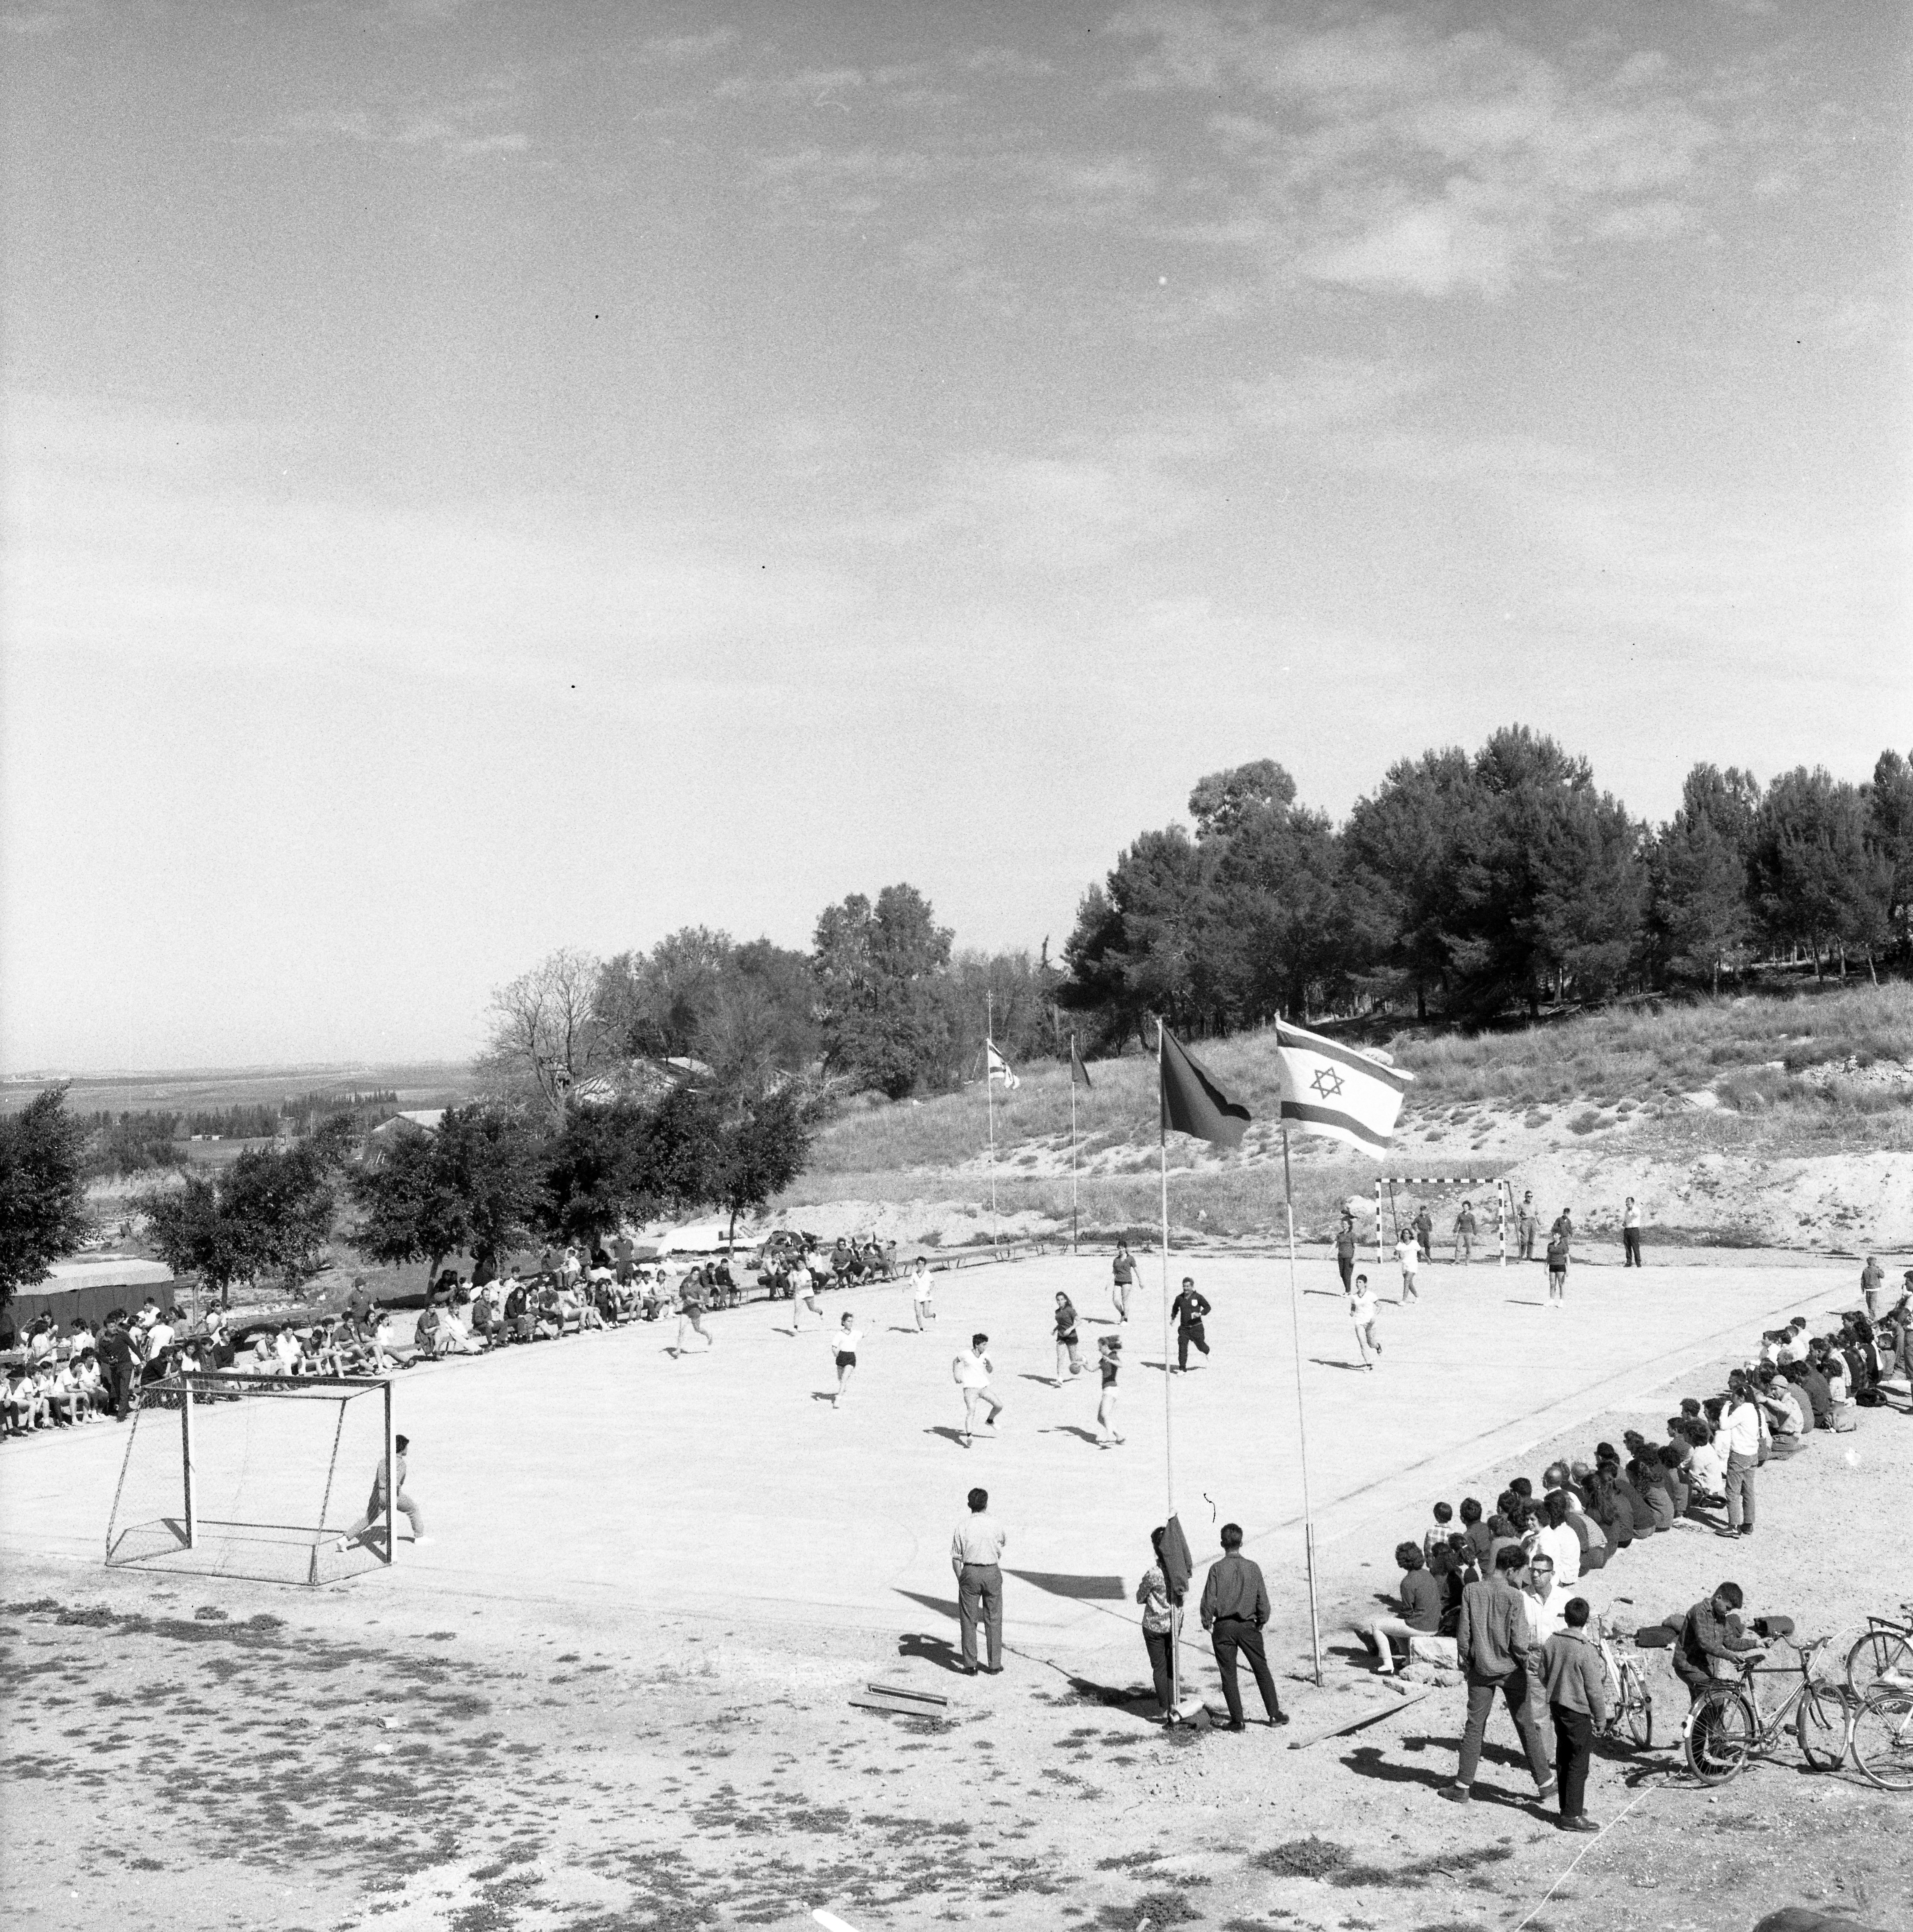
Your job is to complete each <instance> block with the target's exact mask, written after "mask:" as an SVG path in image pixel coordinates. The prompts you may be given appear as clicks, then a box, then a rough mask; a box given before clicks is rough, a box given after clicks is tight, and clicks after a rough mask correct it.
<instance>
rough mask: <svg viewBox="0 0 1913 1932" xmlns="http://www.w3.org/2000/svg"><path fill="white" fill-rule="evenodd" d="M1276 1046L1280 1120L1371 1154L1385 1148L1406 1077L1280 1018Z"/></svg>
mask: <svg viewBox="0 0 1913 1932" xmlns="http://www.w3.org/2000/svg"><path fill="white" fill-rule="evenodd" d="M1276 1060H1277V1061H1278V1063H1279V1067H1280V1070H1281V1073H1282V1119H1283V1120H1284V1121H1285V1122H1290V1123H1292V1124H1294V1126H1295V1127H1298V1128H1299V1129H1300V1130H1301V1131H1302V1132H1303V1133H1309V1134H1322V1135H1325V1136H1327V1138H1328V1139H1330V1140H1337V1141H1345V1142H1347V1143H1348V1145H1349V1146H1351V1147H1354V1148H1366V1149H1367V1150H1368V1151H1370V1152H1371V1153H1375V1152H1379V1151H1380V1150H1381V1149H1382V1148H1385V1147H1387V1145H1388V1143H1389V1140H1390V1136H1392V1135H1393V1133H1394V1132H1395V1122H1396V1117H1397V1116H1398V1115H1399V1114H1400V1112H1401V1111H1402V1095H1403V1094H1405V1093H1406V1092H1407V1091H1408V1083H1409V1082H1411V1080H1413V1079H1414V1077H1415V1076H1414V1075H1413V1074H1412V1073H1404V1072H1403V1071H1402V1069H1401V1068H1400V1067H1390V1066H1389V1065H1387V1064H1385V1063H1384V1062H1383V1061H1379V1060H1375V1059H1372V1058H1370V1057H1369V1055H1367V1054H1366V1053H1360V1052H1357V1051H1356V1049H1354V1048H1353V1047H1351V1046H1343V1045H1342V1043H1341V1042H1340V1041H1339V1040H1325V1039H1324V1038H1323V1037H1322V1036H1321V1034H1318V1033H1309V1032H1308V1031H1305V1030H1304V1029H1303V1028H1301V1027H1298V1026H1291V1025H1289V1024H1288V1022H1287V1021H1285V1020H1278V1021H1277V1022H1276Z"/></svg>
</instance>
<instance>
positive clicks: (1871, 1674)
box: [1846, 1630, 1913, 1697]
mask: <svg viewBox="0 0 1913 1932" xmlns="http://www.w3.org/2000/svg"><path fill="white" fill-rule="evenodd" d="M1882 1677H1894V1678H1897V1679H1900V1680H1901V1681H1902V1682H1906V1683H1908V1684H1913V1643H1909V1641H1908V1640H1907V1639H1906V1638H1905V1637H1901V1636H1900V1635H1898V1634H1896V1633H1895V1632H1894V1631H1885V1630H1875V1631H1868V1632H1867V1634H1866V1635H1865V1636H1864V1637H1862V1638H1861V1640H1860V1641H1859V1642H1858V1643H1856V1644H1855V1646H1853V1648H1852V1649H1851V1650H1850V1651H1849V1652H1847V1654H1846V1681H1847V1682H1848V1684H1849V1685H1850V1686H1852V1688H1853V1689H1854V1690H1855V1691H1857V1692H1858V1693H1859V1694H1860V1695H1861V1696H1862V1697H1864V1696H1865V1695H1866V1694H1867V1691H1868V1690H1869V1689H1870V1688H1871V1687H1872V1686H1873V1685H1874V1684H1876V1683H1877V1682H1879V1679H1882Z"/></svg>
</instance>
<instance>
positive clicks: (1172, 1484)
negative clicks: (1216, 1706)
mask: <svg viewBox="0 0 1913 1932" xmlns="http://www.w3.org/2000/svg"><path fill="white" fill-rule="evenodd" d="M1070 1082H1071V1084H1070V1091H1071V1092H1072V1093H1074V1092H1075V1074H1074V1072H1073V1070H1072V1074H1071V1076H1070ZM1167 1115H1168V1108H1166V1107H1165V1106H1164V1105H1163V1104H1162V1018H1161V1016H1157V1019H1156V1151H1157V1154H1158V1157H1159V1161H1160V1163H1161V1166H1162V1481H1163V1487H1164V1488H1165V1490H1166V1491H1167V1493H1168V1502H1169V1514H1168V1520H1169V1521H1170V1522H1171V1523H1174V1521H1175V1520H1176V1448H1175V1407H1174V1402H1173V1401H1172V1400H1171V1396H1170V1392H1169V1381H1170V1372H1171V1371H1170V1361H1169V1128H1168V1120H1167V1118H1166V1117H1167ZM1172 1614H1173V1616H1174V1623H1173V1625H1172V1628H1171V1631H1170V1634H1169V1708H1170V1709H1171V1710H1172V1711H1177V1710H1180V1709H1181V1708H1182V1702H1183V1679H1182V1647H1183V1620H1182V1613H1181V1611H1180V1609H1177V1610H1174V1611H1173V1613H1172Z"/></svg>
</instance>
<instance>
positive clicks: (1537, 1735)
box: [1441, 1544, 1555, 1805]
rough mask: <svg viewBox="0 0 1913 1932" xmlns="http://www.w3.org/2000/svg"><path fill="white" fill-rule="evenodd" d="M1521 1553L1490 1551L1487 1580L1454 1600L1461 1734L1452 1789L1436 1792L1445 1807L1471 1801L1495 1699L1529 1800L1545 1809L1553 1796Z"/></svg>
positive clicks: (1519, 1549) (1525, 1559)
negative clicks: (1528, 1781) (1463, 1714)
mask: <svg viewBox="0 0 1913 1932" xmlns="http://www.w3.org/2000/svg"><path fill="white" fill-rule="evenodd" d="M1527 1568H1528V1553H1527V1552H1526V1551H1525V1550H1523V1549H1522V1547H1521V1546H1520V1545H1519V1544H1510V1545H1509V1546H1508V1547H1507V1548H1506V1549H1505V1550H1500V1551H1498V1552H1497V1553H1496V1555H1495V1574H1494V1575H1493V1576H1492V1577H1491V1578H1489V1580H1486V1582H1483V1583H1471V1584H1470V1585H1469V1586H1468V1588H1467V1589H1465V1590H1464V1591H1463V1592H1462V1614H1461V1618H1460V1620H1459V1622H1457V1624H1456V1626H1455V1649H1456V1654H1457V1655H1458V1657H1459V1659H1460V1662H1461V1667H1462V1670H1463V1671H1464V1672H1465V1673H1466V1675H1467V1677H1468V1728H1467V1729H1466V1730H1465V1731H1464V1732H1463V1733H1462V1754H1461V1762H1460V1763H1459V1765H1458V1766H1456V1772H1455V1781H1454V1783H1453V1784H1444V1786H1443V1787H1441V1796H1443V1797H1444V1798H1446V1799H1448V1800H1449V1801H1450V1802H1451V1803H1453V1804H1456V1805H1465V1804H1466V1803H1467V1802H1468V1800H1469V1799H1471V1797H1472V1796H1474V1774H1475V1771H1476V1769H1477V1766H1479V1765H1480V1763H1481V1747H1482V1743H1483V1740H1484V1739H1486V1736H1487V1734H1488V1718H1489V1712H1492V1710H1493V1709H1494V1708H1495V1698H1496V1697H1497V1695H1499V1696H1500V1697H1503V1698H1504V1699H1505V1700H1507V1706H1508V1715H1509V1716H1510V1718H1513V1720H1514V1726H1515V1730H1516V1733H1518V1734H1519V1737H1520V1739H1521V1742H1522V1749H1523V1750H1524V1751H1526V1753H1527V1754H1528V1769H1529V1770H1530V1771H1531V1772H1532V1773H1533V1774H1534V1796H1535V1798H1536V1799H1537V1802H1540V1803H1543V1804H1545V1803H1546V1802H1547V1801H1548V1800H1549V1799H1550V1798H1552V1796H1554V1794H1555V1775H1554V1773H1553V1772H1552V1771H1551V1770H1550V1769H1549V1766H1548V1748H1547V1746H1546V1745H1545V1744H1543V1742H1542V1741H1541V1727H1540V1725H1539V1724H1537V1722H1536V1721H1535V1713H1534V1701H1535V1700H1534V1697H1533V1696H1532V1682H1531V1679H1530V1676H1529V1674H1528V1664H1529V1662H1530V1661H1531V1658H1532V1657H1533V1655H1534V1637H1533V1635H1532V1626H1531V1625H1530V1623H1529V1622H1528V1610H1527V1607H1526V1604H1525V1601H1524V1599H1523V1598H1522V1590H1521V1585H1522V1577H1523V1576H1524V1574H1525V1572H1526V1571H1527Z"/></svg>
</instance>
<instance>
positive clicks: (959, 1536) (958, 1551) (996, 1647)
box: [950, 1335, 1009, 1677]
mask: <svg viewBox="0 0 1913 1932" xmlns="http://www.w3.org/2000/svg"><path fill="white" fill-rule="evenodd" d="M988 1339H989V1338H988V1337H987V1336H984V1335H979V1336H978V1337H977V1338H976V1340H977V1343H978V1345H979V1346H981V1345H982V1343H984V1342H985V1341H987V1340H988ZM957 1359H958V1361H962V1359H963V1358H962V1357H961V1356H960V1355H959V1356H958V1358H957ZM968 1501H969V1504H970V1514H969V1515H968V1516H967V1517H964V1520H962V1521H961V1523H958V1525H957V1526H956V1533H955V1535H953V1536H952V1538H950V1568H952V1570H954V1571H955V1572H956V1580H957V1622H958V1623H959V1624H960V1625H961V1626H962V1627H963V1674H964V1676H966V1677H974V1676H976V1625H977V1624H978V1622H979V1620H980V1621H981V1622H982V1624H983V1625H984V1627H985V1629H986V1630H987V1631H988V1633H989V1646H990V1647H989V1658H990V1661H989V1662H988V1664H987V1665H985V1669H986V1670H988V1672H989V1674H990V1675H991V1676H992V1677H995V1676H1000V1675H1001V1674H1002V1671H1003V1568H1002V1565H1003V1546H1004V1544H1006V1543H1008V1542H1009V1538H1008V1537H1007V1536H1006V1535H1004V1533H1003V1531H1002V1530H1001V1529H999V1528H998V1527H997V1525H996V1524H995V1523H992V1522H991V1520H990V1518H989V1516H988V1510H989V1507H990V1493H989V1491H988V1490H971V1491H970V1495H969V1498H968Z"/></svg>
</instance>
